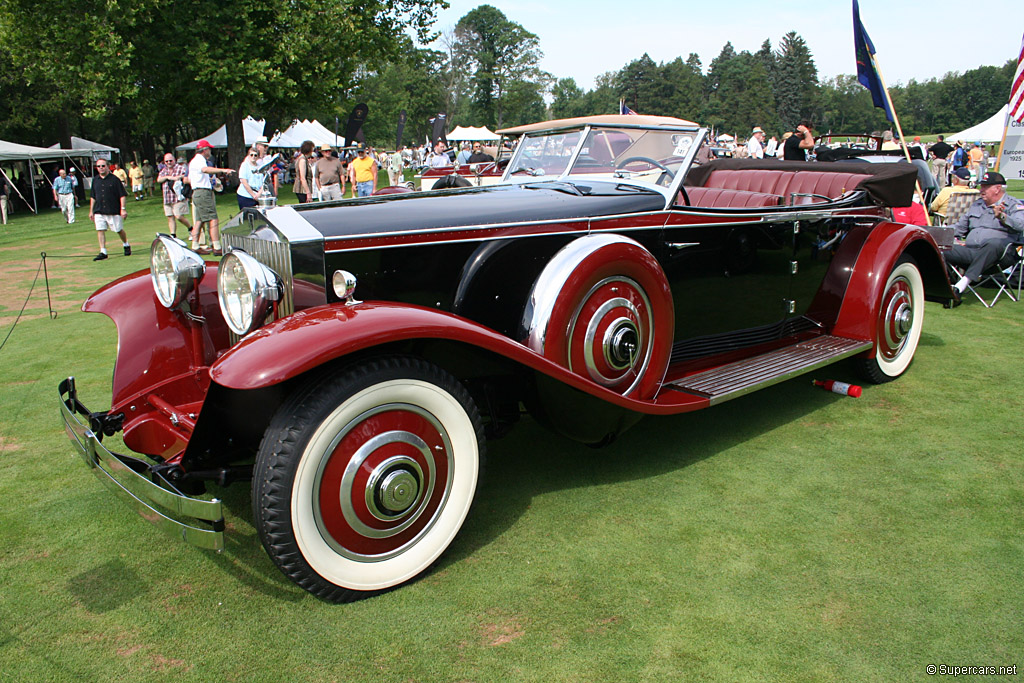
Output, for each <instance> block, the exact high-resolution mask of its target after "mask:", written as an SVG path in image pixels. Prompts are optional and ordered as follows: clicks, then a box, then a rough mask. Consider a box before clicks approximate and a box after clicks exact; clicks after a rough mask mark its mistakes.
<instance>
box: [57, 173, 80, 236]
mask: <svg viewBox="0 0 1024 683" xmlns="http://www.w3.org/2000/svg"><path fill="white" fill-rule="evenodd" d="M53 201H55V202H57V205H58V206H59V207H60V212H61V213H62V214H64V222H65V223H74V222H75V184H74V183H73V182H72V181H71V178H69V177H68V173H67V171H65V170H64V169H63V168H62V169H60V170H58V171H57V177H56V178H54V179H53Z"/></svg>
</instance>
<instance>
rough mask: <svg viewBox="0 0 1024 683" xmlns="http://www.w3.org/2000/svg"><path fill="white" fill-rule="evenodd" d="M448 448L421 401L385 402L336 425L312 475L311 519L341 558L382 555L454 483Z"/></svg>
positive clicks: (424, 525)
mask: <svg viewBox="0 0 1024 683" xmlns="http://www.w3.org/2000/svg"><path fill="white" fill-rule="evenodd" d="M451 458H452V446H451V442H450V440H449V439H448V436H447V434H446V433H445V431H444V429H443V428H442V427H441V424H440V422H438V420H437V419H436V418H434V416H433V415H431V414H430V413H429V412H427V411H425V410H423V409H422V408H420V407H418V406H413V405H407V404H390V405H384V406H380V407H378V408H375V409H374V410H371V411H368V412H366V413H364V414H362V415H360V416H359V417H357V418H356V419H354V420H353V421H352V422H350V423H349V424H348V425H346V427H345V428H344V429H343V430H341V433H340V434H339V435H338V437H337V438H336V439H335V440H334V442H333V447H332V448H331V451H330V453H329V454H327V456H326V457H325V458H324V459H323V461H322V463H321V465H320V469H319V471H318V473H317V478H316V484H315V486H316V489H315V496H314V501H315V503H314V504H315V509H314V513H315V514H314V517H315V519H316V524H317V527H318V529H319V531H320V534H321V535H322V536H323V538H324V541H326V542H327V544H328V545H330V546H331V547H332V548H334V549H335V550H336V551H337V552H338V553H340V554H341V555H343V556H345V557H349V558H352V559H359V560H363V561H365V560H367V559H371V560H373V559H378V560H382V559H387V558H389V557H393V556H394V555H396V554H398V553H399V552H401V550H402V548H404V547H405V546H407V545H409V544H410V543H412V542H414V541H415V540H416V539H417V538H418V537H419V536H420V535H422V534H423V533H424V532H425V531H426V530H427V529H429V528H430V526H431V525H432V524H433V522H434V521H435V520H436V518H437V515H438V513H439V512H440V510H441V509H442V508H443V507H444V503H445V500H446V498H447V496H448V492H449V490H450V487H451V479H452V474H453V471H452V462H451Z"/></svg>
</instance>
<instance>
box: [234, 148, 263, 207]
mask: <svg viewBox="0 0 1024 683" xmlns="http://www.w3.org/2000/svg"><path fill="white" fill-rule="evenodd" d="M259 157H260V153H259V151H258V150H257V149H256V147H250V148H249V153H248V154H246V156H245V161H243V162H242V165H241V166H239V167H238V190H237V191H236V194H237V195H238V197H237V199H238V208H239V209H244V208H245V207H247V206H256V198H257V197H259V196H260V194H261V193H262V191H263V182H264V181H265V180H266V179H267V174H266V173H257V172H256V168H257V165H258V164H259Z"/></svg>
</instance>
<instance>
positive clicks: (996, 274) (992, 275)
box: [949, 242, 1024, 308]
mask: <svg viewBox="0 0 1024 683" xmlns="http://www.w3.org/2000/svg"><path fill="white" fill-rule="evenodd" d="M949 269H950V270H951V271H953V272H954V273H956V275H957V278H961V277H963V276H964V271H965V270H966V268H959V267H957V266H954V265H949ZM1022 284H1024V242H1010V243H1009V244H1007V245H1006V249H1004V250H1003V255H1002V257H1001V258H1000V259H999V260H998V261H996V262H995V263H994V264H993V265H992V266H990V267H989V268H988V270H986V271H985V272H984V273H982V274H981V279H980V280H978V282H976V283H974V284H969V285H967V289H969V290H971V294H973V295H974V296H976V297H978V301H980V302H981V303H982V304H984V306H985V308H992V307H993V306H995V305H996V302H997V301H999V297H1001V296H1002V295H1003V293H1004V292H1005V293H1006V296H1008V297H1010V299H1011V300H1013V301H1020V294H1021V289H1022ZM989 285H991V286H994V287H997V288H998V290H999V291H997V292H996V295H995V296H994V297H992V301H991V302H989V301H985V297H983V296H982V295H981V294H980V293H979V292H978V288H980V287H987V286H989ZM1014 285H1016V289H1017V296H1014V295H1013V290H1014Z"/></svg>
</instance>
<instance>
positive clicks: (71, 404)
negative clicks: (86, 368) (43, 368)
mask: <svg viewBox="0 0 1024 683" xmlns="http://www.w3.org/2000/svg"><path fill="white" fill-rule="evenodd" d="M57 390H58V392H59V395H60V414H61V417H62V418H63V420H64V430H65V431H66V432H67V433H68V438H70V439H71V444H72V445H73V446H74V447H75V449H76V450H77V451H78V454H79V455H81V456H82V459H83V460H84V461H85V463H86V464H87V465H88V466H89V467H90V468H91V469H92V471H93V473H94V474H95V475H96V477H97V478H98V479H99V480H100V481H101V482H103V484H104V485H105V486H107V487H108V488H109V489H110V490H112V491H114V493H116V494H118V495H119V496H120V497H121V498H122V499H123V500H124V501H125V502H127V503H128V504H129V505H131V506H132V507H134V508H135V510H136V511H137V512H138V513H139V514H141V515H142V516H143V517H144V518H145V519H146V520H147V521H149V522H150V523H151V524H154V525H155V526H158V527H161V528H163V529H167V530H169V531H171V532H172V533H173V534H175V535H180V536H181V538H182V540H184V541H185V542H186V543H189V544H191V545H194V546H197V547H200V548H206V549H208V550H216V551H218V552H219V551H221V550H223V549H224V513H223V510H222V507H221V502H220V501H219V500H217V499H216V498H215V499H213V500H203V499H201V498H190V497H189V496H185V495H182V494H180V493H177V492H175V491H171V490H170V489H168V488H165V487H164V486H161V485H160V484H158V483H156V482H155V481H153V480H152V479H149V478H147V476H146V474H147V472H148V465H151V464H153V463H147V462H146V461H144V460H141V459H138V458H134V457H128V456H123V455H118V454H116V453H113V452H111V451H109V450H107V448H106V447H105V446H104V445H103V443H102V442H101V440H100V439H101V438H102V435H100V436H97V435H96V433H95V432H94V431H93V428H92V427H91V426H90V425H88V424H83V423H82V422H81V421H80V420H79V419H78V415H82V416H85V417H86V418H90V416H91V415H92V414H91V413H90V412H89V410H88V409H87V408H86V407H85V406H84V405H82V404H81V402H79V400H78V395H77V392H76V390H75V378H74V377H69V378H67V379H66V380H64V381H62V382H61V383H60V385H59V386H58V387H57ZM132 465H134V467H133V466H132ZM139 470H141V471H139ZM178 517H182V518H191V520H187V521H179V520H178V519H177V518H178ZM193 520H195V522H199V523H203V524H205V525H208V526H193V524H194V523H195V522H194V521H193Z"/></svg>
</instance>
